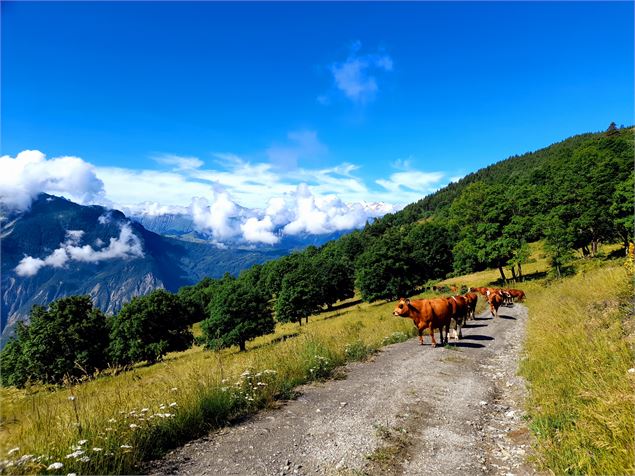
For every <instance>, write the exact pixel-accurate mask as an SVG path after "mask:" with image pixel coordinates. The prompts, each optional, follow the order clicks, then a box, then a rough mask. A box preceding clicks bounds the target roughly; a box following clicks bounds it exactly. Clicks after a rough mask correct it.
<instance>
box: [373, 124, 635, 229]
mask: <svg viewBox="0 0 635 476" xmlns="http://www.w3.org/2000/svg"><path fill="white" fill-rule="evenodd" d="M633 133H634V129H633V128H632V127H627V128H623V129H618V130H617V131H615V133H614V134H611V135H607V132H596V133H585V134H579V135H576V136H573V137H570V138H568V139H565V140H563V141H561V142H557V143H555V144H553V145H550V146H548V147H545V148H542V149H539V150H537V151H534V152H527V153H525V154H522V155H514V156H512V157H509V158H507V159H504V160H501V161H499V162H496V163H493V164H492V165H489V166H488V167H485V168H482V169H479V170H477V171H476V172H472V173H470V174H468V175H466V176H465V177H463V178H461V179H460V180H459V181H457V182H453V183H451V184H449V185H448V186H446V187H443V188H442V189H440V190H438V191H436V192H434V193H432V194H430V195H427V196H426V197H423V198H422V199H421V200H419V201H417V202H415V203H412V204H410V205H408V206H406V207H405V208H404V209H403V210H401V211H399V212H396V213H394V214H388V215H386V216H385V217H383V218H382V219H379V220H377V222H376V223H375V226H376V227H380V228H385V227H388V226H395V225H402V224H407V223H413V222H415V221H417V220H420V219H422V218H426V217H430V216H434V215H444V216H445V215H447V214H448V213H449V209H450V207H451V205H452V203H453V201H454V200H455V199H457V198H458V197H459V196H460V195H461V194H462V193H463V192H464V191H465V190H466V189H467V188H468V186H469V185H471V184H474V183H477V182H483V183H485V184H487V185H502V186H504V187H506V188H513V187H519V186H526V185H533V186H548V187H559V186H565V185H566V184H565V183H558V182H556V180H557V179H559V178H560V175H561V173H562V171H563V170H564V169H566V168H567V167H569V166H574V167H575V166H576V164H577V167H578V172H585V173H588V172H589V171H590V170H584V169H583V168H582V165H583V164H582V161H581V159H582V154H586V155H591V156H593V157H595V156H597V157H598V158H601V159H605V158H607V157H608V158H610V159H611V160H610V162H611V165H613V166H614V168H613V170H611V172H612V173H613V174H614V175H613V176H614V183H618V182H619V181H620V180H623V179H624V178H625V177H626V176H627V175H628V173H629V172H631V171H632V169H633ZM588 165H589V166H590V168H591V170H593V169H599V168H603V167H605V166H606V165H607V164H606V162H604V160H599V161H597V162H591V163H590V164H588ZM371 228H372V227H371Z"/></svg>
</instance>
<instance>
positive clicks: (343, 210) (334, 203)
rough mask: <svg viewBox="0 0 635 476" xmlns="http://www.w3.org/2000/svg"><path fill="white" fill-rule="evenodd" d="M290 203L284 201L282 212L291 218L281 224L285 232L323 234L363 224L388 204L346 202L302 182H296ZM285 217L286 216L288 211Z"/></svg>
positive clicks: (382, 211) (291, 233)
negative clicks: (312, 188)
mask: <svg viewBox="0 0 635 476" xmlns="http://www.w3.org/2000/svg"><path fill="white" fill-rule="evenodd" d="M290 198H292V200H293V202H294V203H293V204H287V207H286V211H285V213H290V215H291V216H292V218H291V219H290V220H289V221H288V223H287V224H286V225H285V226H284V228H283V231H284V233H285V234H287V235H297V234H300V233H309V234H323V233H331V232H334V231H342V230H351V229H353V228H359V227H362V226H364V224H365V223H366V221H367V220H368V219H369V218H375V217H377V216H380V215H383V214H385V213H387V209H389V210H392V207H387V206H386V205H385V204H384V205H383V207H382V206H376V207H373V206H368V205H366V206H365V205H364V204H361V203H354V204H346V203H344V202H343V201H342V200H341V199H340V198H338V197H337V196H335V195H326V196H320V195H314V194H313V193H312V192H311V189H310V188H309V186H308V185H306V184H304V183H303V184H300V185H298V187H297V189H296V192H295V193H294V194H293V195H292V196H291V197H290ZM285 218H287V219H288V218H289V217H288V215H287V216H286V217H285Z"/></svg>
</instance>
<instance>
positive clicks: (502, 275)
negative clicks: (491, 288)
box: [498, 266, 507, 283]
mask: <svg viewBox="0 0 635 476" xmlns="http://www.w3.org/2000/svg"><path fill="white" fill-rule="evenodd" d="M498 271H499V272H500V274H501V278H503V283H506V282H507V277H506V276H505V271H504V270H503V267H502V266H499V267H498Z"/></svg>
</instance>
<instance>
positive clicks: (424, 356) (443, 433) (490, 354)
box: [145, 304, 534, 476]
mask: <svg viewBox="0 0 635 476" xmlns="http://www.w3.org/2000/svg"><path fill="white" fill-rule="evenodd" d="M526 317H527V311H526V308H525V307H523V306H521V305H518V304H516V305H514V306H513V307H502V308H501V309H500V316H499V318H497V319H492V318H491V317H490V315H489V311H487V312H484V313H482V314H481V315H480V316H478V317H477V319H476V320H474V321H470V322H469V324H468V325H467V326H466V327H465V328H464V330H463V340H462V341H460V342H458V343H457V344H456V347H455V348H452V349H449V348H434V349H433V348H432V347H431V346H430V345H429V338H426V341H425V342H426V344H427V345H425V346H423V347H421V346H419V345H418V344H417V341H416V340H415V339H411V340H409V341H407V342H403V343H400V344H394V345H391V346H388V347H385V348H384V349H383V350H382V351H381V352H379V353H378V354H376V355H375V356H374V357H373V358H371V359H370V360H369V361H367V362H363V363H354V364H350V365H348V366H346V368H345V370H344V372H345V378H344V379H340V380H331V381H328V382H325V383H321V384H311V385H306V386H303V387H300V388H299V389H298V390H299V392H300V395H301V396H300V397H299V398H297V399H296V400H292V401H285V402H281V404H280V407H279V408H278V409H275V410H267V411H263V412H261V413H259V414H257V415H255V416H253V417H251V418H250V419H248V420H246V421H244V422H242V423H240V424H237V425H235V426H232V427H228V428H224V429H221V430H218V431H215V432H213V433H211V434H209V435H208V436H206V437H204V438H202V439H199V440H196V441H193V442H191V443H188V444H186V445H185V446H183V447H181V448H179V449H176V450H174V451H172V452H170V453H169V454H168V455H166V457H165V458H163V459H161V460H158V461H154V462H151V463H149V464H148V466H146V468H145V471H146V472H148V473H151V474H191V475H213V474H215V475H229V474H236V475H283V474H284V475H292V474H299V475H304V474H322V475H359V474H369V475H374V474H403V475H428V474H429V475H448V474H457V475H458V474H465V475H479V474H487V475H491V474H496V475H504V476H510V475H521V474H523V475H524V474H534V471H533V469H532V468H531V467H530V466H529V465H527V464H526V463H524V459H525V456H526V455H525V453H526V451H527V450H528V449H529V445H530V436H529V432H528V431H527V429H526V428H525V426H524V423H523V420H522V410H521V402H522V399H523V396H524V383H523V382H522V380H521V379H519V378H518V377H517V376H516V375H515V373H516V368H517V365H518V358H519V350H520V347H521V343H522V339H523V335H524V326H525V321H526ZM453 342H455V341H453Z"/></svg>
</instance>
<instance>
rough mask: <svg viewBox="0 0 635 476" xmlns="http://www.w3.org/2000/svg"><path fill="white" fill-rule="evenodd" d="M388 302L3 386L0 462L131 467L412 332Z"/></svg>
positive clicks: (6, 468)
mask: <svg viewBox="0 0 635 476" xmlns="http://www.w3.org/2000/svg"><path fill="white" fill-rule="evenodd" d="M393 307H394V303H385V302H381V303H373V304H365V303H360V304H353V305H350V306H349V307H345V308H344V307H342V308H341V309H337V308H336V309H334V310H333V311H330V312H324V313H321V314H319V315H318V316H314V317H312V318H310V323H309V325H308V326H306V325H303V326H301V327H300V326H298V325H297V324H285V325H279V326H278V327H277V330H276V333H275V334H273V335H269V336H263V337H261V338H258V339H255V340H254V341H253V342H251V343H249V344H248V349H249V351H248V352H243V353H240V352H238V351H237V349H226V350H223V351H218V352H211V351H204V350H202V349H201V348H200V347H194V348H192V349H190V350H188V351H185V352H181V353H175V354H170V355H168V356H167V358H166V359H165V360H164V361H163V362H160V363H158V364H155V365H152V366H138V367H135V368H134V369H132V370H130V371H127V372H122V373H119V374H118V375H106V376H101V377H100V378H97V379H94V380H90V381H87V382H85V383H82V384H79V385H72V386H71V385H69V386H67V387H66V388H62V389H60V388H52V387H51V388H46V387H41V386H39V387H31V388H27V389H25V390H16V389H2V391H0V398H1V399H2V407H1V409H0V417H1V419H0V425H1V426H0V428H1V430H0V448H1V450H0V451H2V453H0V454H2V456H0V459H1V460H4V461H0V468H3V472H4V473H8V474H30V473H41V474H47V473H49V474H61V473H63V474H66V473H69V472H75V473H78V474H79V473H83V474H132V473H137V472H139V471H140V470H141V467H140V466H139V464H140V462H143V461H146V460H148V459H151V458H154V457H158V456H160V455H161V454H163V453H164V452H165V451H166V450H167V449H169V448H171V447H175V446H177V445H179V444H182V443H184V442H186V441H188V440H190V439H192V438H195V437H197V436H201V435H203V434H205V433H206V432H208V431H209V430H211V429H213V428H217V427H220V426H223V425H225V424H228V423H229V422H231V421H232V420H235V419H237V418H239V417H241V416H244V415H246V414H249V413H253V412H255V411H257V410H258V409H260V408H264V407H266V406H268V405H271V404H272V403H273V402H274V401H275V400H277V399H284V398H288V397H290V396H292V395H293V389H294V388H295V387H297V386H298V385H300V384H303V383H306V382H309V381H314V380H322V379H326V378H328V377H329V376H331V375H332V372H333V370H334V369H335V368H336V367H337V366H340V365H343V364H345V363H346V362H347V361H354V360H362V359H364V358H366V357H367V356H368V355H370V354H371V353H373V352H374V351H376V350H377V349H378V348H380V347H382V346H384V345H387V344H390V343H395V342H401V341H403V340H406V339H408V338H410V337H412V336H413V335H415V334H416V332H415V328H414V326H413V325H412V322H411V321H410V320H409V319H399V318H396V317H393V316H392V315H391V313H392V310H393ZM14 448H18V449H15V450H14ZM54 463H61V464H62V465H63V466H62V467H59V464H58V465H55V464H54ZM52 465H53V466H52ZM48 468H50V469H48Z"/></svg>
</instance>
